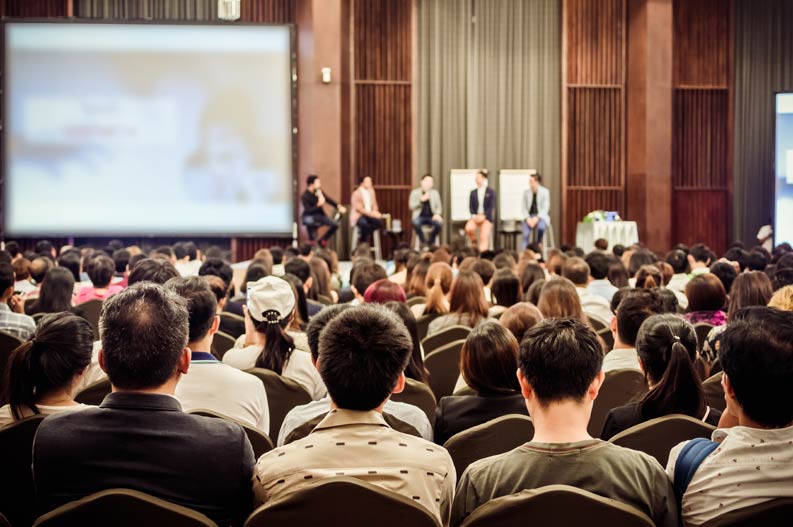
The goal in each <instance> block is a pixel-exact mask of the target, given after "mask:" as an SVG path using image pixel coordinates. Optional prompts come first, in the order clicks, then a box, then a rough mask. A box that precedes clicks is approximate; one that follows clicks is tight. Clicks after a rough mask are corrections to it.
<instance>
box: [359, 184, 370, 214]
mask: <svg viewBox="0 0 793 527" xmlns="http://www.w3.org/2000/svg"><path fill="white" fill-rule="evenodd" d="M361 197H362V198H363V210H365V211H366V212H372V194H371V193H370V192H369V191H368V190H367V189H365V188H363V187H361Z"/></svg>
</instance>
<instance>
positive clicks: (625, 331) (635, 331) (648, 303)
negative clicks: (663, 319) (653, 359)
mask: <svg viewBox="0 0 793 527" xmlns="http://www.w3.org/2000/svg"><path fill="white" fill-rule="evenodd" d="M664 311H665V310H664V304H663V301H662V300H661V297H660V296H659V295H658V293H657V292H656V291H653V290H651V289H633V290H631V291H629V292H628V293H627V294H626V295H625V296H624V297H623V298H622V301H621V302H620V303H619V307H617V336H618V337H619V339H620V342H622V343H623V344H625V345H626V346H636V339H637V337H638V335H639V330H640V328H641V327H642V324H644V321H645V320H647V319H648V318H650V317H651V316H653V315H659V314H661V313H663V312H664Z"/></svg>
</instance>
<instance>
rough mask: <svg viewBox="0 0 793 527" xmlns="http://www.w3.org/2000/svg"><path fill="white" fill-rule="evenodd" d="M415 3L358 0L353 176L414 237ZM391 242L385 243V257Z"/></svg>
mask: <svg viewBox="0 0 793 527" xmlns="http://www.w3.org/2000/svg"><path fill="white" fill-rule="evenodd" d="M413 10H414V0H353V8H352V10H351V17H352V31H351V34H352V36H351V39H352V54H353V67H352V74H353V79H352V85H353V96H352V101H353V108H352V113H353V118H352V123H353V132H352V133H353V138H352V147H351V149H352V163H353V167H352V173H351V174H349V178H350V179H349V181H348V184H349V188H351V189H352V188H354V187H355V186H356V185H357V180H358V178H359V177H363V176H371V177H372V179H373V180H374V186H375V190H376V191H377V200H378V202H379V206H380V210H381V211H382V212H384V213H390V214H391V215H392V217H393V218H398V219H400V220H401V221H402V230H403V232H404V233H405V234H404V235H403V237H404V238H405V239H409V236H410V234H409V233H410V219H411V215H410V210H409V209H408V195H409V193H410V189H411V188H412V187H413V173H412V171H413V169H412V166H413V155H414V153H413V115H412V112H413V106H412V99H413V97H412V95H413V94H412V91H413V89H414V87H413V80H412V71H413V66H412V64H413V56H412V55H413ZM391 248H392V247H391V243H389V242H388V241H387V240H384V251H385V252H384V255H383V256H387V255H388V254H389V253H390V249H391Z"/></svg>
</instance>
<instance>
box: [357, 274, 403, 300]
mask: <svg viewBox="0 0 793 527" xmlns="http://www.w3.org/2000/svg"><path fill="white" fill-rule="evenodd" d="M405 300H406V299H405V291H404V290H403V289H402V286H400V285H399V284H397V283H394V282H392V281H391V280H389V279H388V278H382V279H380V280H378V281H377V282H374V283H373V284H372V285H370V286H369V287H367V288H366V291H365V292H364V294H363V301H364V302H366V303H367V304H385V303H386V302H405Z"/></svg>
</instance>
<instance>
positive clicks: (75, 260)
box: [58, 250, 81, 282]
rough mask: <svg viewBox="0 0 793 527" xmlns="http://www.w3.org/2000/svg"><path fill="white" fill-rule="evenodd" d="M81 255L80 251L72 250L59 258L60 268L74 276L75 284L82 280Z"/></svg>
mask: <svg viewBox="0 0 793 527" xmlns="http://www.w3.org/2000/svg"><path fill="white" fill-rule="evenodd" d="M80 260H81V258H80V253H79V252H78V251H74V250H70V251H66V252H65V253H63V254H62V255H60V257H58V266H59V267H63V268H65V269H68V270H69V271H70V272H71V273H72V276H73V277H74V281H75V282H79V281H80V280H81V278H80Z"/></svg>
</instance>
